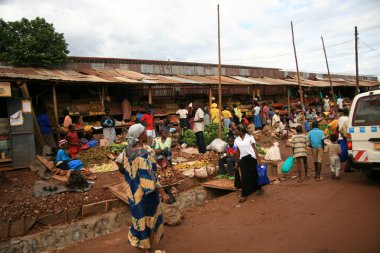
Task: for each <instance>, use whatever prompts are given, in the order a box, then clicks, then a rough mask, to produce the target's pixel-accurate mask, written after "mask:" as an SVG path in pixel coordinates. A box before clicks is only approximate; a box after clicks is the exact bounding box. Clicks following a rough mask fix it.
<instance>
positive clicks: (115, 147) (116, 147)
mask: <svg viewBox="0 0 380 253" xmlns="http://www.w3.org/2000/svg"><path fill="white" fill-rule="evenodd" d="M126 147H128V145H124V144H116V143H112V144H110V145H109V146H108V147H107V149H108V150H109V151H111V152H112V153H116V154H119V153H121V152H123V150H124V149H125V148H126Z"/></svg>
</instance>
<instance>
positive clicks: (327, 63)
mask: <svg viewBox="0 0 380 253" xmlns="http://www.w3.org/2000/svg"><path fill="white" fill-rule="evenodd" d="M321 39H322V45H323V52H324V53H325V59H326V66H327V74H328V75H329V82H330V89H331V95H332V101H333V102H335V94H334V89H333V86H332V82H331V75H330V68H329V62H328V61H327V55H326V49H325V42H324V41H323V37H322V36H321Z"/></svg>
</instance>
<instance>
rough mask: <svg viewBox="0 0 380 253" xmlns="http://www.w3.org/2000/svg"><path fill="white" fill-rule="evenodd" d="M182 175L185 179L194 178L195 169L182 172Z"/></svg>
mask: <svg viewBox="0 0 380 253" xmlns="http://www.w3.org/2000/svg"><path fill="white" fill-rule="evenodd" d="M182 175H184V176H185V177H189V178H193V177H194V169H188V170H185V171H184V172H182Z"/></svg>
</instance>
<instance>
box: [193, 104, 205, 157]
mask: <svg viewBox="0 0 380 253" xmlns="http://www.w3.org/2000/svg"><path fill="white" fill-rule="evenodd" d="M193 106H194V110H195V116H194V129H193V130H194V132H195V136H196V138H197V146H198V151H199V153H201V154H204V153H206V152H207V150H206V144H205V141H204V137H203V132H204V130H205V123H204V112H203V110H202V106H201V104H200V102H195V103H194V104H193Z"/></svg>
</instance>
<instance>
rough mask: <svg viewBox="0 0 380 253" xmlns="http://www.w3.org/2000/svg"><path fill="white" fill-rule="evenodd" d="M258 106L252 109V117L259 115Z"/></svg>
mask: <svg viewBox="0 0 380 253" xmlns="http://www.w3.org/2000/svg"><path fill="white" fill-rule="evenodd" d="M260 110H261V108H260V106H255V108H253V111H254V115H259V114H260Z"/></svg>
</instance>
